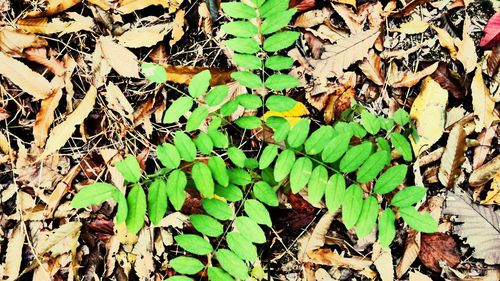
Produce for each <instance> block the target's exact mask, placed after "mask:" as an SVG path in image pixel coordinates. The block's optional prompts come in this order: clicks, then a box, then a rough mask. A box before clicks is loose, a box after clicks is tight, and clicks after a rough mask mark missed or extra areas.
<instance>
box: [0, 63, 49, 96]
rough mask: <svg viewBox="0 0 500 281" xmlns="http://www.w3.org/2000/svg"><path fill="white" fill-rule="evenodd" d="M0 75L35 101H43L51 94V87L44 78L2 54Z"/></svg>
mask: <svg viewBox="0 0 500 281" xmlns="http://www.w3.org/2000/svg"><path fill="white" fill-rule="evenodd" d="M0 74H2V75H3V76H5V77H7V78H9V79H10V80H11V81H12V83H14V84H16V85H17V86H18V87H19V88H21V90H23V91H25V92H26V93H28V94H30V95H32V96H33V97H34V98H35V99H44V98H46V97H47V96H49V95H50V94H51V93H52V86H51V85H50V82H49V81H47V79H45V77H43V76H42V75H40V74H39V73H37V72H34V71H33V70H31V69H30V68H29V67H28V66H26V65H25V64H24V63H22V62H20V61H18V60H15V59H13V58H11V57H8V56H6V55H5V54H4V53H0Z"/></svg>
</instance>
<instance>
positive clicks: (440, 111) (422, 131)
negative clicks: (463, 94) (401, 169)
mask: <svg viewBox="0 0 500 281" xmlns="http://www.w3.org/2000/svg"><path fill="white" fill-rule="evenodd" d="M447 103H448V91H446V90H445V89H443V88H441V86H440V85H439V84H438V83H437V82H436V81H434V80H433V79H432V78H431V77H427V78H426V79H425V80H424V81H423V82H422V88H421V90H420V93H419V94H418V96H417V97H416V98H415V101H414V102H413V105H412V107H411V110H410V117H411V119H413V120H415V122H416V126H417V133H418V139H417V140H415V139H414V138H413V137H410V141H411V143H412V146H413V151H414V152H415V155H417V156H418V155H420V154H421V153H422V152H424V151H426V150H427V149H429V148H430V147H431V146H432V145H433V144H434V143H435V142H437V141H438V140H439V138H441V135H442V134H443V129H444V124H445V116H446V114H445V109H446V104H447Z"/></svg>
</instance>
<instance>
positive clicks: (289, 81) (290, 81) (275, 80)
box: [238, 74, 300, 91]
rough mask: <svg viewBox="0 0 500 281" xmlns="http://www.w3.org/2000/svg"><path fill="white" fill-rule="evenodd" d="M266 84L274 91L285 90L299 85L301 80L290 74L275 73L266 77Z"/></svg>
mask: <svg viewBox="0 0 500 281" xmlns="http://www.w3.org/2000/svg"><path fill="white" fill-rule="evenodd" d="M238 82H239V81H238ZM265 85H266V87H267V88H268V89H271V90H273V91H283V90H285V89H291V88H295V87H297V86H299V85H300V80H299V79H297V78H296V77H293V76H292V75H289V74H273V75H271V76H269V77H268V78H267V79H266V83H265Z"/></svg>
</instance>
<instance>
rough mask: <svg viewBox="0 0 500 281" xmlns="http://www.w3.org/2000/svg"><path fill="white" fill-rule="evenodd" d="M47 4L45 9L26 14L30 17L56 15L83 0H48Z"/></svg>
mask: <svg viewBox="0 0 500 281" xmlns="http://www.w3.org/2000/svg"><path fill="white" fill-rule="evenodd" d="M45 2H46V3H47V6H46V8H45V10H43V11H32V12H29V13H27V14H26V17H28V18H38V17H46V16H50V15H54V14H57V13H60V12H63V11H66V10H67V9H69V8H71V7H73V6H74V5H76V4H78V3H80V2H82V0H46V1H45Z"/></svg>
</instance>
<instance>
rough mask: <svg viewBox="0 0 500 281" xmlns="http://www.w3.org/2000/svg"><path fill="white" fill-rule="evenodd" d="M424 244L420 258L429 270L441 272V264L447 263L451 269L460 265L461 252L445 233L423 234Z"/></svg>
mask: <svg viewBox="0 0 500 281" xmlns="http://www.w3.org/2000/svg"><path fill="white" fill-rule="evenodd" d="M421 241H422V242H421V243H422V244H421V245H420V247H421V248H420V253H419V254H418V258H419V259H420V261H422V263H423V264H424V265H425V266H427V267H428V268H430V269H432V270H433V271H435V272H441V267H440V266H439V262H446V264H447V265H448V266H449V267H452V268H453V267H455V266H457V265H458V264H459V263H460V255H461V254H460V251H459V250H458V247H457V243H456V242H455V240H453V238H452V237H451V236H449V235H447V234H444V233H439V232H438V233H433V234H424V233H422V240H421Z"/></svg>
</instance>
